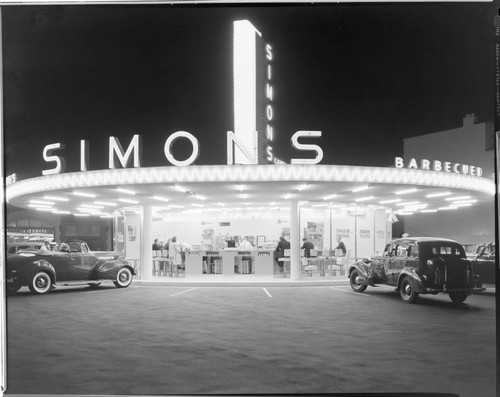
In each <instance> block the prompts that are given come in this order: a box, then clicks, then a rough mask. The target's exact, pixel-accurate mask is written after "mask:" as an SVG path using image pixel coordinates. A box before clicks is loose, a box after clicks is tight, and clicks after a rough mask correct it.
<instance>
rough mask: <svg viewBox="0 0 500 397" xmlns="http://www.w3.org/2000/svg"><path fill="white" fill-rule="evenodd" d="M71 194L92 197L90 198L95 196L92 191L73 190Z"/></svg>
mask: <svg viewBox="0 0 500 397" xmlns="http://www.w3.org/2000/svg"><path fill="white" fill-rule="evenodd" d="M73 194H74V195H75V196H81V197H92V198H94V197H96V195H95V194H93V193H85V192H78V191H74V192H73Z"/></svg>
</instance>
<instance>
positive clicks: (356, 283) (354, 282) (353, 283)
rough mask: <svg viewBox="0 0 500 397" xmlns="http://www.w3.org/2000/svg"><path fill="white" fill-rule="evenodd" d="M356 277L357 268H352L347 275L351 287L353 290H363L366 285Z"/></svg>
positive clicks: (357, 273)
mask: <svg viewBox="0 0 500 397" xmlns="http://www.w3.org/2000/svg"><path fill="white" fill-rule="evenodd" d="M358 277H359V272H358V271H357V270H353V271H352V273H351V275H350V277H349V281H350V283H351V288H352V290H353V291H355V292H363V291H364V290H365V289H366V285H364V284H361V283H360V282H359V281H358Z"/></svg>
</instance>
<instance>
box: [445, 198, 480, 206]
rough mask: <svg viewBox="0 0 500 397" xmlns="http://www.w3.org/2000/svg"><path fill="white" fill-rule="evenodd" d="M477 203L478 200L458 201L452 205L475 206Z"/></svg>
mask: <svg viewBox="0 0 500 397" xmlns="http://www.w3.org/2000/svg"><path fill="white" fill-rule="evenodd" d="M474 203H477V200H476V199H471V200H457V201H452V203H451V204H452V205H458V204H474Z"/></svg>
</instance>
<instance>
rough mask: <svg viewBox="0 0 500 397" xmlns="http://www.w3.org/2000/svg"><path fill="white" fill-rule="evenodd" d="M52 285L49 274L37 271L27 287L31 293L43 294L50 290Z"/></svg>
mask: <svg viewBox="0 0 500 397" xmlns="http://www.w3.org/2000/svg"><path fill="white" fill-rule="evenodd" d="M51 286H52V280H51V279H50V276H49V275H48V274H47V273H45V272H38V273H37V274H35V275H34V276H33V279H32V280H31V283H30V285H29V289H30V291H31V292H32V293H33V294H39V295H41V294H45V293H46V292H48V291H49V290H50V287H51Z"/></svg>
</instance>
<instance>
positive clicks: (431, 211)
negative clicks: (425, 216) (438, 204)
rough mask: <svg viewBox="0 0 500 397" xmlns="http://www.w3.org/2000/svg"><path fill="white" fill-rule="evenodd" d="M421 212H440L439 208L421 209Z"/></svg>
mask: <svg viewBox="0 0 500 397" xmlns="http://www.w3.org/2000/svg"><path fill="white" fill-rule="evenodd" d="M420 212H424V213H425V212H438V210H420Z"/></svg>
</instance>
